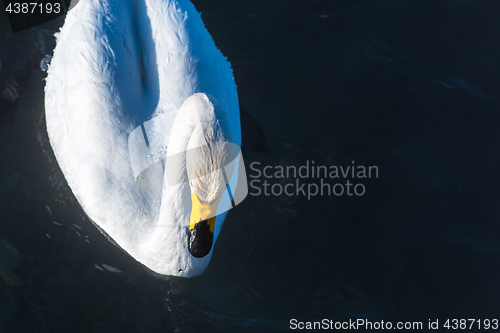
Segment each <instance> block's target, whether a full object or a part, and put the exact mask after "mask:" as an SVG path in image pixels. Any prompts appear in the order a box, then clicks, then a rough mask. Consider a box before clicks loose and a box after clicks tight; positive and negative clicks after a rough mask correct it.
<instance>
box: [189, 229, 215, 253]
mask: <svg viewBox="0 0 500 333" xmlns="http://www.w3.org/2000/svg"><path fill="white" fill-rule="evenodd" d="M213 240H214V234H213V233H212V232H211V231H210V227H209V225H208V221H207V220H204V221H200V222H198V223H196V224H195V226H194V228H193V229H191V230H189V233H188V250H189V253H191V254H192V255H193V257H195V258H203V257H204V256H206V255H207V254H209V253H210V250H211V249H212V242H213Z"/></svg>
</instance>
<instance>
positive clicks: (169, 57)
mask: <svg viewBox="0 0 500 333" xmlns="http://www.w3.org/2000/svg"><path fill="white" fill-rule="evenodd" d="M196 93H205V94H209V95H211V96H214V97H215V99H216V100H217V101H219V102H220V106H221V109H222V110H223V111H222V112H225V115H226V116H227V120H226V119H224V120H221V121H222V122H226V121H227V125H226V126H225V127H226V128H225V129H223V130H224V131H226V132H227V133H229V135H230V136H232V138H231V140H232V142H234V143H235V144H237V145H238V146H239V145H240V143H241V132H240V120H239V109H238V97H237V93H236V86H235V83H234V78H233V75H232V70H231V68H230V65H229V63H228V62H227V60H226V59H225V58H224V57H223V56H222V54H221V53H220V51H219V50H218V49H217V48H216V47H215V44H214V42H213V40H212V38H211V37H210V35H209V33H208V32H207V30H206V29H205V27H204V25H203V22H202V20H201V18H200V15H199V14H198V13H197V12H196V10H195V9H194V7H193V5H192V4H191V3H190V2H189V1H188V0H176V1H174V0H137V1H133V0H121V1H118V0H82V1H80V2H79V3H78V4H77V5H76V6H75V8H74V9H72V10H71V11H70V12H69V13H68V15H67V18H66V22H65V24H64V26H63V28H62V29H61V31H60V33H58V34H57V46H56V48H55V51H54V57H53V58H52V61H51V64H50V66H49V69H48V77H47V84H46V87H45V108H46V120H47V131H48V134H49V139H50V142H51V145H52V147H53V150H54V153H55V155H56V158H57V161H58V162H59V165H60V167H61V170H62V171H63V173H64V175H65V177H66V179H67V181H68V184H69V186H70V187H71V189H72V191H73V193H74V195H75V196H76V198H77V199H78V201H79V202H80V204H81V205H82V207H83V209H84V210H85V212H86V213H87V215H88V216H89V218H90V219H91V220H92V221H93V222H94V223H95V224H97V225H98V226H99V228H100V229H101V230H102V231H104V232H105V233H106V234H107V235H109V236H110V237H111V238H112V240H113V241H115V242H116V243H117V244H118V245H119V246H120V247H121V248H123V249H124V250H125V251H126V252H128V253H129V254H130V255H132V256H133V257H134V258H135V259H136V260H138V261H139V262H141V263H143V264H144V265H146V266H147V267H148V268H150V269H152V270H154V271H155V272H157V273H160V274H168V275H178V276H187V277H189V276H193V275H197V274H200V273H201V272H203V270H204V269H205V267H206V265H207V264H208V262H209V260H210V257H211V254H212V252H210V254H209V255H208V256H206V257H204V258H200V259H197V258H194V257H193V256H191V255H190V254H189V252H188V251H187V246H186V243H187V242H186V230H185V226H186V225H188V224H189V214H190V205H191V199H190V188H189V183H185V182H184V183H181V184H177V185H175V186H169V187H168V188H167V189H165V190H163V191H162V190H148V189H143V188H140V187H138V186H137V185H136V184H135V180H134V176H133V174H132V170H131V166H130V159H129V153H128V141H127V139H128V136H129V134H130V133H131V131H132V130H133V129H134V128H136V127H137V126H139V125H141V124H142V123H143V122H145V121H147V120H148V119H150V118H151V117H155V116H158V115H160V114H161V113H164V112H180V113H179V114H178V116H177V117H176V120H175V122H174V125H173V127H172V128H171V129H165V130H166V131H169V132H170V142H169V143H168V144H169V146H168V155H169V156H171V155H173V154H175V153H179V152H180V151H182V149H183V148H182V147H184V149H186V147H187V146H188V145H192V144H195V143H199V140H198V141H195V140H194V141H192V142H194V143H192V142H190V141H189V140H190V138H191V135H193V136H194V135H195V133H196V130H195V129H191V130H190V129H188V128H187V127H186V123H185V121H186V119H184V118H186V117H181V113H182V111H179V108H180V107H181V105H182V104H183V103H184V102H185V101H186V100H187V99H188V97H190V96H193V95H194V94H196ZM203 96H205V97H203ZM204 98H206V95H194V96H193V97H192V100H193V101H194V103H195V104H196V103H198V104H199V103H201V104H203V103H205V102H206V101H208V99H207V100H206V101H205V100H204ZM203 101H205V102H203ZM188 104H189V103H188ZM198 104H197V105H198ZM201 104H199V105H198V106H200V105H201ZM206 105H208V109H210V105H212V104H210V103H208V104H206ZM206 105H205V106H201V107H202V108H203V107H206ZM183 108H184V107H183ZM186 108H188V107H186ZM214 110H215V109H214V108H212V111H211V112H212V115H215V113H214V112H215V111H214ZM217 112H218V111H217ZM188 113H189V112H187V111H186V114H188ZM223 118H226V117H223ZM214 119H215V120H214ZM216 120H217V118H213V119H212V121H215V123H214V124H216V123H217V121H216ZM205 128H206V127H205ZM215 128H218V129H219V130H220V129H221V127H215ZM189 131H191V132H189ZM188 132H189V133H188ZM212 134H214V135H217V133H212ZM219 134H220V133H219ZM195 146H196V144H195ZM198 146H199V145H198ZM189 148H193V147H191V146H190V147H189ZM176 149H177V150H178V151H176ZM221 156H222V155H221ZM202 167H203V166H202ZM204 167H207V166H206V165H205V166H204ZM184 168H186V166H185V165H184ZM237 174H238V173H237V172H234V174H233V176H232V177H233V178H234V177H237ZM228 177H231V176H230V175H228ZM217 179H220V178H217V177H216V178H213V179H211V180H210V179H208V180H204V181H205V183H203V184H204V185H203V184H201V185H200V184H198V185H199V186H205V185H207V184H208V183H206V182H207V181H208V182H210V181H216V180H217ZM200 181H201V180H200ZM233 181H234V179H231V182H233ZM195 183H196V181H195ZM195 183H192V185H193V186H198V185H196V184H195ZM213 186H215V187H214V189H212V190H209V189H206V190H205V192H206V193H209V192H210V191H215V192H217V191H216V190H217V185H213ZM224 218H225V214H222V215H219V216H217V220H216V230H215V235H214V243H215V240H216V239H217V236H218V234H219V232H220V228H221V226H222V223H223V221H224Z"/></svg>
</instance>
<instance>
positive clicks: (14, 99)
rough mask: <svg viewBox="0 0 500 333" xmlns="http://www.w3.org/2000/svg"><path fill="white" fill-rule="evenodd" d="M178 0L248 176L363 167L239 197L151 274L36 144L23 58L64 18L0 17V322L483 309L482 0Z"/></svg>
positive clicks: (494, 261)
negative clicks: (212, 226) (210, 44)
mask: <svg viewBox="0 0 500 333" xmlns="http://www.w3.org/2000/svg"><path fill="white" fill-rule="evenodd" d="M193 2H194V4H195V6H196V7H197V9H198V10H199V11H201V12H202V13H203V14H202V18H203V20H204V21H205V24H206V26H207V28H208V30H209V31H210V33H211V34H212V36H213V38H214V40H215V42H216V44H217V46H218V47H219V48H220V49H221V51H222V52H223V53H224V54H225V55H226V56H227V57H228V59H229V60H230V62H231V63H232V66H233V69H234V75H235V78H236V83H237V85H238V92H239V97H240V102H241V105H242V112H243V118H244V124H243V129H244V133H243V140H244V141H245V142H246V144H247V146H246V150H245V151H244V158H245V163H246V165H247V173H248V174H249V176H255V175H256V173H255V172H254V171H252V170H251V169H250V164H251V163H252V162H260V163H261V168H263V167H264V166H267V165H269V166H273V167H276V166H278V165H281V166H285V167H286V166H291V165H295V166H297V167H299V166H301V165H304V164H306V162H307V161H309V163H311V161H314V163H315V164H316V165H326V166H330V165H337V166H349V165H352V161H354V162H355V164H356V165H364V166H377V167H378V178H375V177H372V178H370V179H354V180H352V181H353V182H355V183H362V184H364V186H365V188H366V192H365V194H364V195H362V196H356V195H354V196H348V195H342V196H334V195H330V196H326V195H325V196H319V195H318V196H315V197H312V198H310V200H308V198H307V197H306V196H304V195H298V196H284V195H282V196H274V195H270V196H265V195H263V194H261V195H260V196H254V195H249V196H248V197H247V199H246V200H245V201H244V202H243V203H242V204H241V205H240V206H238V208H237V209H234V210H232V211H231V212H230V213H229V215H228V218H227V219H226V223H225V225H224V228H223V229H222V232H221V234H220V237H219V240H218V242H217V245H216V247H215V249H214V254H213V258H212V261H211V264H210V265H209V267H208V269H207V270H206V272H205V273H204V274H203V275H201V276H199V277H196V278H193V279H189V280H184V279H176V278H170V279H168V280H167V281H164V280H160V279H157V278H155V277H153V276H151V275H149V274H148V273H147V272H146V271H145V270H144V269H143V268H142V266H141V265H139V264H138V263H137V262H135V261H134V260H133V259H132V258H130V257H128V256H127V255H126V254H124V253H123V252H121V251H120V250H119V249H117V248H116V247H114V246H113V245H112V244H111V243H110V242H108V241H107V240H106V238H105V237H104V236H102V235H101V234H100V233H99V231H98V230H97V229H96V228H95V227H94V226H93V225H92V223H91V222H90V221H89V220H88V219H86V218H85V214H84V212H83V211H82V209H81V208H80V206H79V205H78V203H77V202H76V200H75V198H74V196H73V194H72V193H71V191H70V190H69V188H68V186H67V184H66V181H65V179H64V177H63V175H62V173H61V171H60V169H59V167H58V165H57V163H56V161H55V159H54V155H53V153H52V150H51V148H50V146H49V143H48V139H47V134H46V130H45V120H44V107H43V87H44V82H43V79H44V77H45V73H44V72H43V71H41V70H40V69H39V67H38V65H37V64H38V61H39V60H40V57H41V55H45V54H51V52H52V48H53V46H54V40H53V37H52V34H53V33H54V32H55V31H57V29H58V27H59V26H61V25H62V23H63V19H58V20H56V21H52V22H50V23H48V24H46V25H42V26H39V27H37V28H35V29H31V30H27V31H23V32H19V33H16V34H12V33H11V32H10V28H9V26H8V22H7V19H6V16H5V15H3V14H0V16H1V17H0V61H1V72H0V91H3V93H2V95H1V96H2V97H1V98H0V100H1V101H2V105H0V156H1V159H0V170H1V173H0V332H2V333H4V332H172V331H176V332H212V331H213V332H219V331H223V332H240V331H241V332H265V331H280V330H287V329H288V328H289V320H290V319H292V318H297V319H298V320H302V321H314V320H321V319H323V318H328V319H332V320H335V321H345V320H349V319H358V318H364V319H369V320H372V321H381V320H384V321H392V322H394V323H396V322H397V321H422V322H424V323H425V325H427V321H428V319H431V320H436V319H440V321H441V323H442V322H444V320H446V319H447V318H459V319H460V318H475V319H480V318H489V319H493V318H498V317H499V310H500V266H499V263H500V239H499V237H500V205H499V203H500V192H499V190H498V189H499V188H500V178H499V177H498V170H500V130H497V129H498V128H499V124H500V80H499V79H498V78H499V77H500V43H499V42H498V36H499V35H500V3H499V2H498V1H496V0H489V1H488V0H483V1H481V0H448V1H436V0H433V1H424V0H423V1H406V0H397V1H396V0H390V1H389V0H387V1H383V0H380V1H361V0H335V1H334V0H317V1H312V0H311V1H305V0H303V1H298V0H282V1H277V0H276V1H267V0H266V1H264V0H260V1H257V0H254V1H234V0H231V1H230V0H208V1H207V0H204V1H201V0H196V1H193ZM33 64H35V65H33ZM13 80H14V81H13ZM13 89H14V90H13ZM259 179H260V180H261V181H263V180H265V178H263V177H261V178H259ZM249 180H253V178H249ZM268 181H269V182H270V183H271V184H275V183H280V184H287V183H289V182H295V179H268ZM301 181H303V182H305V183H306V184H320V179H317V178H316V179H306V180H301ZM328 181H329V182H331V183H335V182H336V181H337V180H331V179H330V180H328ZM340 181H341V182H343V183H344V182H345V180H340ZM250 192H251V193H255V191H254V190H252V189H251V190H250ZM116 269H118V270H120V272H117V271H116ZM469 331H476V330H475V329H472V330H469Z"/></svg>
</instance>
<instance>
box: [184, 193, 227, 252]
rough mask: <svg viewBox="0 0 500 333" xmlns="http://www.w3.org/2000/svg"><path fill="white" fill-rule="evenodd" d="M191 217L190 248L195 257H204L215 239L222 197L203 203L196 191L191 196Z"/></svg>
mask: <svg viewBox="0 0 500 333" xmlns="http://www.w3.org/2000/svg"><path fill="white" fill-rule="evenodd" d="M191 201H192V207H191V218H190V223H189V233H188V250H189V253H191V254H192V255H193V257H195V258H203V257H204V256H206V255H207V254H209V253H210V250H211V249H212V243H213V240H214V228H215V216H216V212H217V206H218V205H219V202H220V198H219V199H217V200H215V201H213V202H211V203H203V202H201V201H200V200H199V199H198V196H197V195H196V192H193V195H192V196H191Z"/></svg>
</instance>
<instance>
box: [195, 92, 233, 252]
mask: <svg viewBox="0 0 500 333" xmlns="http://www.w3.org/2000/svg"><path fill="white" fill-rule="evenodd" d="M185 103H187V104H188V105H191V106H192V107H191V108H189V109H190V110H191V115H190V116H191V117H190V118H191V120H192V124H193V127H192V133H191V136H190V137H189V141H188V145H187V149H186V160H185V161H186V172H187V178H188V180H189V187H190V190H191V209H190V215H189V229H188V237H187V248H188V251H189V253H190V254H191V255H192V256H193V257H195V258H203V257H205V256H207V255H208V254H209V253H210V251H211V249H212V246H213V243H214V231H215V222H216V216H217V209H218V207H219V204H220V202H221V197H222V195H223V193H224V191H225V190H226V188H227V186H228V182H229V179H230V178H231V176H232V173H233V169H234V165H231V164H230V160H231V159H232V158H231V155H232V154H231V148H232V146H234V144H233V143H232V142H233V137H232V134H231V131H230V128H229V126H228V124H227V119H226V115H225V112H224V110H223V109H222V107H221V106H220V104H219V103H218V101H217V100H216V99H215V98H214V97H212V96H209V95H206V94H195V95H193V96H191V97H190V98H188V99H187V100H186V102H185Z"/></svg>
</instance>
